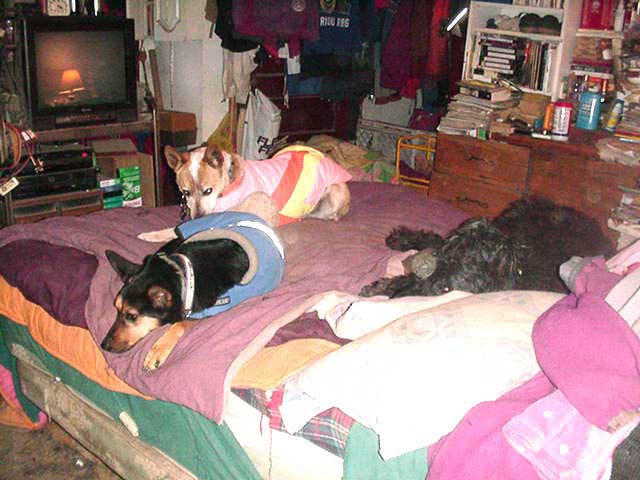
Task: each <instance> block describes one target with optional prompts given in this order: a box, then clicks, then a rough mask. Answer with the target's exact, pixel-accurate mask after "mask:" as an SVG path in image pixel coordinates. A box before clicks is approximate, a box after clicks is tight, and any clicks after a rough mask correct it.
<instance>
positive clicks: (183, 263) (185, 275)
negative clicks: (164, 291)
mask: <svg viewBox="0 0 640 480" xmlns="http://www.w3.org/2000/svg"><path fill="white" fill-rule="evenodd" d="M158 258H161V259H162V260H164V261H165V262H167V263H168V264H169V265H171V266H172V267H173V268H174V269H176V271H177V272H178V273H179V274H180V286H181V289H180V290H181V293H182V312H183V315H184V318H188V317H189V316H191V312H192V310H193V297H194V293H195V276H194V274H193V265H191V261H190V260H189V259H188V258H187V257H186V256H185V255H183V254H181V253H172V254H171V255H167V254H165V253H164V252H162V253H159V254H158Z"/></svg>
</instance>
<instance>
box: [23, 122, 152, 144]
mask: <svg viewBox="0 0 640 480" xmlns="http://www.w3.org/2000/svg"><path fill="white" fill-rule="evenodd" d="M141 132H153V121H152V120H151V118H141V119H139V120H138V121H135V122H121V123H105V124H97V125H84V126H80V127H68V128H56V129H53V130H40V131H37V132H35V133H36V136H37V137H38V141H39V142H43V143H48V142H65V141H69V140H82V139H85V138H92V137H105V136H107V137H109V136H117V135H123V134H128V133H141Z"/></svg>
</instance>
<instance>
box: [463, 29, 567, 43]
mask: <svg viewBox="0 0 640 480" xmlns="http://www.w3.org/2000/svg"><path fill="white" fill-rule="evenodd" d="M475 33H481V34H483V35H504V36H508V37H518V38H526V39H528V40H536V41H538V42H548V43H560V42H562V37H560V36H559V35H544V34H540V33H526V32H516V31H514V30H497V29H495V28H476V29H475Z"/></svg>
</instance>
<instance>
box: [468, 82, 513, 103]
mask: <svg viewBox="0 0 640 480" xmlns="http://www.w3.org/2000/svg"><path fill="white" fill-rule="evenodd" d="M460 93H462V94H464V95H471V96H472V97H477V98H482V99H485V100H491V101H492V102H501V101H504V100H509V99H510V98H511V90H510V89H508V88H505V89H498V90H494V91H491V90H482V89H476V88H469V87H465V86H462V85H461V86H460Z"/></svg>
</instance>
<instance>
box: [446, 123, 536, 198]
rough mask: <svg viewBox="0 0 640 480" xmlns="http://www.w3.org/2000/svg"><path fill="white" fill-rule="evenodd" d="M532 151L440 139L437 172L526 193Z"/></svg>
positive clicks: (467, 139) (469, 140)
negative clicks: (530, 152)
mask: <svg viewBox="0 0 640 480" xmlns="http://www.w3.org/2000/svg"><path fill="white" fill-rule="evenodd" d="M529 155H530V154H529V149H528V148H526V147H520V146H515V145H508V144H506V143H502V142H495V141H491V140H486V141H481V140H476V139H474V138H470V137H464V136H460V135H443V134H439V135H438V147H437V149H436V162H435V169H436V171H438V172H440V173H448V174H453V175H458V176H461V177H468V178H473V179H476V180H482V181H485V182H488V183H492V184H494V185H498V186H500V187H502V188H505V189H508V190H512V191H514V192H517V193H519V194H522V193H524V192H526V186H527V177H528V173H529Z"/></svg>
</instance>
